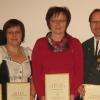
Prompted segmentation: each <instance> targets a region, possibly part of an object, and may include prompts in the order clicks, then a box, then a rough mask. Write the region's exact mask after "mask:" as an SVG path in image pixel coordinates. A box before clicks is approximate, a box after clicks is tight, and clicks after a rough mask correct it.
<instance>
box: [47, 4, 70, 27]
mask: <svg viewBox="0 0 100 100" xmlns="http://www.w3.org/2000/svg"><path fill="white" fill-rule="evenodd" d="M61 12H62V13H63V14H64V15H65V16H66V18H67V23H68V24H67V26H68V25H69V23H70V20H71V13H70V11H69V9H68V8H67V7H56V6H54V7H51V8H49V9H48V11H47V14H46V22H47V26H48V28H49V29H50V18H51V17H52V16H53V15H54V14H59V13H61Z"/></svg>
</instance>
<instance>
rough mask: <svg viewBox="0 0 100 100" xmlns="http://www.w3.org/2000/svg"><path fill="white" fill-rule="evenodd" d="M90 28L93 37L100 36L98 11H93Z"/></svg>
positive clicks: (99, 15)
mask: <svg viewBox="0 0 100 100" xmlns="http://www.w3.org/2000/svg"><path fill="white" fill-rule="evenodd" d="M90 28H91V31H92V33H93V34H94V36H95V37H97V38H98V37H99V38H100V11H99V12H95V13H94V14H93V15H92V17H91V21H90Z"/></svg>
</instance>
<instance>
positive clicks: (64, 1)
mask: <svg viewBox="0 0 100 100" xmlns="http://www.w3.org/2000/svg"><path fill="white" fill-rule="evenodd" d="M51 6H67V7H68V8H69V9H70V11H71V15H72V20H71V23H70V25H69V28H68V32H69V33H70V34H71V35H73V36H75V37H77V38H79V40H80V41H81V42H83V41H85V40H86V39H88V38H90V37H91V36H92V34H91V31H90V27H89V23H88V16H89V14H90V12H91V11H92V10H93V9H95V8H100V0H0V29H2V27H3V24H4V23H5V22H6V21H7V20H8V19H10V18H17V19H19V20H21V21H22V22H23V23H24V25H25V29H26V37H25V42H24V43H23V45H24V46H29V47H31V48H33V45H34V43H35V41H36V40H37V38H40V37H41V36H45V34H46V33H47V32H48V28H47V25H46V21H45V15H46V12H47V10H48V8H49V7H51Z"/></svg>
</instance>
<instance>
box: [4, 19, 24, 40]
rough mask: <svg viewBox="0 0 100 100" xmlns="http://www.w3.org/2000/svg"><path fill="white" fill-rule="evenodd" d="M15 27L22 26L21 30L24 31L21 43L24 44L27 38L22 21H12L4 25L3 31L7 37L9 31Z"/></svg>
mask: <svg viewBox="0 0 100 100" xmlns="http://www.w3.org/2000/svg"><path fill="white" fill-rule="evenodd" d="M14 26H20V29H21V31H22V39H21V42H23V41H24V38H25V28H24V24H23V23H22V22H21V21H19V20H18V19H10V20H8V21H7V22H6V23H5V24H4V26H3V31H4V34H5V37H6V34H7V29H9V28H11V27H14ZM6 41H7V40H6Z"/></svg>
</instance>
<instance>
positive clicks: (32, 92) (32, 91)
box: [30, 78, 36, 100]
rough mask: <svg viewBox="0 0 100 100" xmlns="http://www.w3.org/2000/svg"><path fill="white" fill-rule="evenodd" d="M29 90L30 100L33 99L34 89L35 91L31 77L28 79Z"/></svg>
mask: <svg viewBox="0 0 100 100" xmlns="http://www.w3.org/2000/svg"><path fill="white" fill-rule="evenodd" d="M30 90H31V95H30V100H35V95H36V91H35V87H34V83H33V81H32V78H31V80H30Z"/></svg>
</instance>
